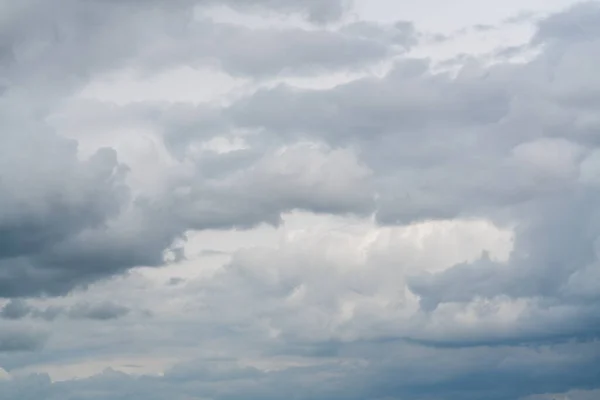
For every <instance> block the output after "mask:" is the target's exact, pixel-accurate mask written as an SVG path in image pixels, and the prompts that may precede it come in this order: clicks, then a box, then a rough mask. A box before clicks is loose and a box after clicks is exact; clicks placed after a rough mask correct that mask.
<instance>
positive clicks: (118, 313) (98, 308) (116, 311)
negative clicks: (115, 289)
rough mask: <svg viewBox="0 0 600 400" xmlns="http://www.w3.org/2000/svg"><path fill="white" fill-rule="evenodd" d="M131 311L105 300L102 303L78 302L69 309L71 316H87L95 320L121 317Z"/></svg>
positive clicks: (86, 317)
mask: <svg viewBox="0 0 600 400" xmlns="http://www.w3.org/2000/svg"><path fill="white" fill-rule="evenodd" d="M127 313H129V309H128V308H127V307H124V306H120V305H118V304H114V303H111V302H108V301H106V302H103V303H100V304H87V303H84V304H77V305H75V306H73V307H71V309H70V310H69V316H70V317H71V318H85V319H95V320H101V321H104V320H108V319H116V318H120V317H122V316H124V315H127Z"/></svg>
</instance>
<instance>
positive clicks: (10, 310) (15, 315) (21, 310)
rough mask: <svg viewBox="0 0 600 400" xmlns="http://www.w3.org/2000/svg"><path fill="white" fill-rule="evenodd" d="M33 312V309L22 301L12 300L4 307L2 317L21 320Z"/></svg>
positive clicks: (0, 314) (0, 313) (0, 312)
mask: <svg viewBox="0 0 600 400" xmlns="http://www.w3.org/2000/svg"><path fill="white" fill-rule="evenodd" d="M30 312H31V308H30V307H29V305H27V303H25V302H24V301H23V300H21V299H13V300H10V301H9V302H8V303H7V304H5V305H4V306H3V307H2V310H1V311H0V316H1V317H2V318H6V319H21V318H23V317H26V316H27V315H28V314H29V313H30Z"/></svg>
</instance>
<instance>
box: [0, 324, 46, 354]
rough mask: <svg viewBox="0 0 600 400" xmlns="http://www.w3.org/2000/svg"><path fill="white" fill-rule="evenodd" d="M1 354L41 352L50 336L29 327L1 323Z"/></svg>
mask: <svg viewBox="0 0 600 400" xmlns="http://www.w3.org/2000/svg"><path fill="white" fill-rule="evenodd" d="M0 328H1V329H0V353H2V352H22V351H33V350H40V349H41V348H42V346H43V345H44V343H45V342H46V339H47V338H48V335H47V333H46V332H43V331H39V330H37V329H32V328H29V327H18V326H17V327H14V326H12V325H10V326H9V325H5V324H4V323H2V322H1V321H0Z"/></svg>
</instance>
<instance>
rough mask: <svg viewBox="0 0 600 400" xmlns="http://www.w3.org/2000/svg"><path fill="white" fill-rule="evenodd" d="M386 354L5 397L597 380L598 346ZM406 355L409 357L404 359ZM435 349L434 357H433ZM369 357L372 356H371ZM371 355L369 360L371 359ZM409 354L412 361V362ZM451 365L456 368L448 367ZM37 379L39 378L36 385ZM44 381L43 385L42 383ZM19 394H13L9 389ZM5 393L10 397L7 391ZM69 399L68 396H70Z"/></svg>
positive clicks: (339, 394) (31, 389)
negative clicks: (286, 366) (267, 368)
mask: <svg viewBox="0 0 600 400" xmlns="http://www.w3.org/2000/svg"><path fill="white" fill-rule="evenodd" d="M379 347H380V348H384V352H385V353H382V354H370V355H368V353H367V354H365V353H364V349H363V350H361V349H360V348H356V347H355V348H352V346H350V348H348V349H347V351H349V352H351V354H352V355H350V354H348V358H346V359H345V361H346V362H344V363H335V362H327V361H326V362H323V363H321V364H319V365H314V366H305V367H290V368H284V369H282V370H276V371H270V372H265V371H262V370H259V369H257V368H252V367H242V366H239V365H237V364H235V363H230V362H215V361H212V362H210V361H207V360H198V361H197V362H192V363H186V364H182V365H178V366H176V367H174V368H173V369H171V370H169V371H167V372H166V373H165V374H164V376H161V377H150V376H142V377H132V376H128V375H126V374H123V373H119V372H116V371H112V370H107V371H105V372H104V373H102V374H100V375H97V376H94V377H92V378H89V379H82V380H75V381H65V382H58V383H54V384H52V383H50V381H49V380H47V379H42V377H41V376H30V377H23V378H16V379H13V380H12V381H7V382H0V385H1V386H0V388H2V391H0V399H4V398H6V399H9V398H10V399H14V398H29V397H27V396H32V395H33V394H34V393H40V392H41V393H43V397H40V398H43V399H54V398H58V397H57V396H59V395H62V396H63V397H61V398H65V397H66V396H79V397H80V398H81V396H83V398H89V399H98V400H100V399H112V398H115V396H117V397H116V398H119V397H118V396H123V398H125V397H126V398H128V399H138V398H140V399H142V398H144V399H155V398H156V399H159V398H162V397H161V396H163V397H164V396H165V395H167V393H168V394H169V396H171V397H170V398H172V399H176V400H179V399H186V398H189V397H190V396H196V397H200V398H213V399H242V398H243V399H278V398H281V393H283V392H285V391H293V393H294V396H295V397H296V398H298V399H307V400H308V399H311V400H312V399H357V400H358V399H380V398H386V399H400V398H402V399H411V400H412V399H415V400H417V399H423V400H425V399H430V398H443V399H448V400H454V399H467V400H470V399H473V400H475V399H480V398H481V397H482V396H487V397H486V398H490V399H493V400H512V399H517V398H521V397H524V396H527V395H533V394H541V393H560V392H564V391H567V390H568V389H569V388H570V387H580V388H582V389H587V388H590V387H592V386H594V385H595V384H596V381H595V378H596V376H597V374H598V372H599V370H598V363H597V357H598V348H597V346H595V345H594V346H591V345H585V346H582V345H568V346H563V347H558V348H544V349H540V350H534V349H527V350H526V349H507V348H504V349H497V350H490V349H484V348H482V349H479V350H477V351H475V352H474V353H472V354H471V355H472V357H470V358H468V359H467V358H463V357H462V353H463V350H444V351H439V350H438V351H435V353H433V352H432V351H430V350H423V349H420V348H418V347H413V348H406V347H404V346H398V345H397V344H387V345H382V344H380V345H379ZM401 354H402V355H403V357H404V359H402V358H398V357H399V356H400V355H401ZM434 354H435V356H434ZM365 357H366V358H365ZM361 361H362V362H361ZM365 361H368V362H365ZM409 361H410V363H408V362H409ZM449 365H452V366H453V367H454V368H453V369H452V370H449V369H448V366H449ZM36 383H37V384H36ZM40 386H42V388H43V392H42V391H41V390H40ZM11 395H12V396H13V397H8V396H11ZM3 396H4V397H3ZM67 398H68V397H67Z"/></svg>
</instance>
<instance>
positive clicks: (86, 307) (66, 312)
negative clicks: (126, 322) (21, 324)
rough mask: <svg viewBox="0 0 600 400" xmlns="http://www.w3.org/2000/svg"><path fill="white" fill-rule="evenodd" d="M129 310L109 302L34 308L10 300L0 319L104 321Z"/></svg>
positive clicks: (118, 316)
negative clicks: (63, 318)
mask: <svg viewBox="0 0 600 400" xmlns="http://www.w3.org/2000/svg"><path fill="white" fill-rule="evenodd" d="M129 312H130V309H129V308H127V307H125V306H121V305H118V304H115V303H112V302H109V301H104V302H101V303H95V304H90V303H77V304H75V305H73V306H70V307H61V306H49V307H45V308H39V307H34V306H31V305H29V304H28V303H26V302H25V301H24V300H21V299H12V300H10V301H9V302H8V303H6V304H5V305H4V307H2V310H1V311H0V317H2V318H4V319H9V320H17V319H23V318H25V317H28V316H30V317H32V318H41V319H44V320H47V321H52V320H54V319H56V318H57V317H59V316H67V317H69V318H71V319H90V320H99V321H105V320H109V319H117V318H121V317H123V316H125V315H127V314H128V313H129Z"/></svg>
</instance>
